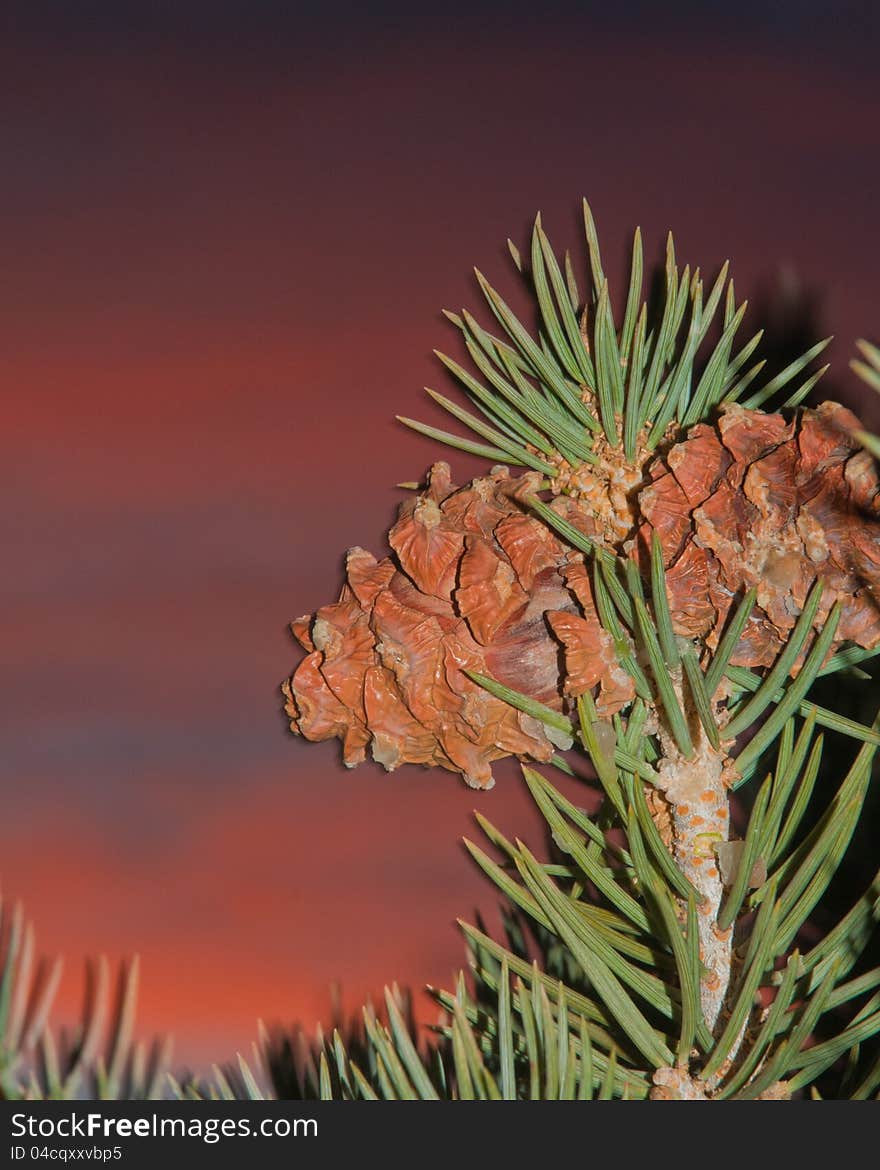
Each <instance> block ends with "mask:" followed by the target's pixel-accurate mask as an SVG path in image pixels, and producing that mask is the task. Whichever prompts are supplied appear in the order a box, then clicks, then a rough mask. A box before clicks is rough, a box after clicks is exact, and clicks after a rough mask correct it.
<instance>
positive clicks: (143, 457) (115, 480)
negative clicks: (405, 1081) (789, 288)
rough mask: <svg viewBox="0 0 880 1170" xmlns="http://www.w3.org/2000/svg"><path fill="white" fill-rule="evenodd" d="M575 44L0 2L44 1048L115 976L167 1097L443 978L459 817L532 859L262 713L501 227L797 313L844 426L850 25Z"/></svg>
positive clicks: (598, 37) (544, 37) (21, 854)
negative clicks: (397, 989) (300, 1024)
mask: <svg viewBox="0 0 880 1170" xmlns="http://www.w3.org/2000/svg"><path fill="white" fill-rule="evenodd" d="M591 7H592V6H591V5H589V4H585V3H580V4H575V3H571V4H561V3H554V2H553V0H548V2H547V3H543V4H541V5H534V6H532V8H531V9H527V8H526V7H525V6H520V5H517V4H513V3H500V2H499V3H490V2H485V0H473V2H472V3H470V4H468V5H461V6H459V7H458V10H457V11H456V6H452V9H449V8H448V7H444V8H443V9H442V10H440V9H436V10H435V9H433V8H430V9H429V8H428V6H418V7H417V6H414V5H404V4H382V3H376V4H355V5H346V4H341V5H340V4H336V5H333V6H332V7H329V6H318V5H314V4H299V3H296V2H291V3H280V2H278V3H262V4H261V3H251V4H231V3H212V4H207V3H204V4H192V3H191V4H187V3H180V4H176V3H174V4H173V3H165V4H150V5H119V4H113V3H110V2H109V0H108V2H107V3H104V4H95V3H81V4H76V5H65V4H50V3H31V4H27V5H21V11H20V12H18V13H17V12H16V6H15V5H11V6H4V13H3V16H2V18H0V25H2V27H0V44H2V48H0V65H2V70H0V87H2V102H0V153H2V158H3V179H2V183H0V209H2V225H3V226H2V232H0V240H2V243H0V260H2V279H0V378H2V386H3V391H2V401H3V412H2V426H0V456H2V462H0V483H2V485H3V505H2V508H0V534H2V550H3V564H4V571H3V573H2V575H0V602H2V604H0V624H2V646H3V652H2V655H0V708H2V712H3V715H2V723H3V725H4V730H3V734H2V741H3V748H2V753H0V769H2V786H3V787H2V793H3V805H2V815H0V878H2V886H3V892H4V896H5V897H8V898H12V899H14V898H21V899H22V900H23V901H24V903H25V905H26V909H27V912H28V915H29V917H30V918H31V919H32V920H33V921H34V923H35V926H36V930H37V937H38V943H39V947H40V950H41V952H43V953H46V954H50V955H52V954H56V953H61V954H63V955H64V956H65V960H66V975H65V982H64V991H63V994H62V997H61V1004H60V1006H61V1013H60V1018H61V1017H65V1016H66V1017H67V1018H70V1017H72V1014H73V1013H74V1011H75V1008H76V1005H77V1003H78V999H79V995H80V989H81V975H82V967H83V962H84V959H85V957H86V956H88V955H91V954H99V953H103V954H106V955H107V956H108V958H110V959H111V960H112V961H114V962H115V961H117V960H119V959H122V958H125V957H127V956H129V955H131V954H133V953H135V952H138V953H140V955H141V959H142V964H143V969H142V977H143V989H142V997H141V1011H140V1032H141V1034H142V1035H144V1036H147V1035H149V1034H151V1033H152V1032H154V1031H157V1030H162V1031H170V1032H172V1033H174V1035H175V1037H176V1050H177V1062H178V1064H180V1063H188V1064H190V1065H194V1066H202V1067H203V1066H204V1065H205V1064H206V1062H208V1061H210V1060H214V1059H217V1060H221V1059H226V1058H227V1057H229V1056H231V1055H232V1053H233V1052H234V1051H235V1049H236V1048H242V1049H244V1048H245V1046H247V1045H249V1043H250V1041H251V1040H252V1039H253V1038H254V1036H255V1034H256V1021H257V1019H258V1018H263V1019H266V1020H282V1021H290V1020H293V1019H297V1018H300V1019H304V1020H307V1021H312V1020H315V1019H317V1018H318V1017H319V1016H321V1015H325V1014H326V1010H327V1006H328V1003H329V993H328V988H329V986H330V984H331V982H333V981H334V980H335V981H338V982H340V983H341V984H342V985H343V990H344V996H345V1002H346V1004H347V1005H349V1006H350V1007H352V1008H354V1007H356V1006H357V1005H358V1004H359V1003H360V1002H361V1000H362V999H363V997H364V996H365V995H366V994H368V993H369V992H373V993H376V992H378V991H380V990H381V987H382V985H383V983H385V982H386V981H391V980H393V979H396V980H398V981H399V982H401V983H407V984H411V985H412V986H414V987H419V986H421V985H423V984H425V983H435V984H437V983H441V984H446V983H448V982H449V981H450V979H451V978H452V977H453V973H454V971H455V970H456V969H457V966H458V964H459V962H460V960H461V956H462V953H463V952H462V945H461V941H460V938H459V936H458V934H457V933H456V929H455V927H454V918H455V917H456V916H457V915H461V916H468V915H470V914H471V913H472V911H473V908H474V907H475V906H480V907H482V908H483V909H484V910H486V911H487V912H488V911H490V910H491V907H492V905H493V904H494V898H493V895H492V892H491V890H490V889H488V888H486V887H484V885H483V883H482V882H481V881H480V879H479V878H478V877H477V876H476V875H475V873H474V872H473V871H472V869H471V868H470V866H469V864H468V862H467V861H466V859H465V857H464V854H463V851H462V850H461V848H460V846H459V844H458V841H459V839H460V838H461V836H462V835H463V834H465V833H467V834H470V835H473V834H474V832H475V831H476V830H475V829H474V828H473V827H472V816H471V813H472V810H473V808H475V807H477V808H479V809H480V810H482V811H483V812H484V813H486V814H487V815H488V816H489V817H490V818H491V819H492V820H493V821H495V822H496V823H498V824H499V827H501V828H503V829H504V830H505V831H506V832H507V833H509V834H511V835H512V834H513V833H520V834H522V835H525V836H526V837H527V838H528V835H529V833H530V832H532V833H534V831H535V830H534V820H533V818H532V816H531V814H530V812H529V809H528V804H527V800H526V799H525V797H524V796H523V793H522V791H521V785H520V784H519V782H518V781H517V779H516V775H515V770H514V769H512V768H508V769H506V770H505V769H504V768H502V769H499V783H498V785H497V787H496V788H495V790H494V791H493V792H491V793H489V794H486V795H479V796H478V795H475V794H474V793H473V792H471V791H469V790H468V789H467V788H465V787H464V785H463V784H461V783H460V781H459V779H458V778H457V777H455V776H452V775H451V774H448V773H444V772H425V771H421V770H418V769H413V768H407V769H403V770H401V771H400V772H398V773H395V774H394V775H392V776H389V775H386V774H385V773H384V772H383V771H381V770H380V769H379V768H377V767H375V766H373V765H372V764H368V765H364V766H362V767H360V768H358V769H357V770H355V771H353V772H346V771H345V770H344V769H343V768H342V767H341V766H340V764H339V754H338V748H337V746H336V745H335V744H322V745H310V744H303V743H302V742H300V741H298V740H295V739H294V738H293V737H292V736H291V735H290V734H289V733H288V732H287V730H286V726H285V722H284V720H283V718H282V716H281V714H280V695H279V692H278V686H279V684H280V682H281V680H282V679H283V678H284V677H285V675H287V674H289V673H290V671H291V669H292V668H293V666H294V665H295V664H296V662H297V661H298V660H299V655H298V652H297V650H296V648H295V646H294V644H293V642H292V640H291V638H290V637H289V634H288V632H287V629H286V623H287V622H288V621H289V620H290V619H291V618H294V617H297V616H299V615H300V614H302V613H304V612H307V611H310V610H313V609H315V608H316V607H317V606H318V605H321V604H323V603H326V602H329V601H331V600H333V599H334V598H335V596H336V593H337V591H338V588H339V582H340V569H341V557H342V554H343V552H344V550H345V549H346V548H348V547H349V546H350V545H354V544H359V545H363V546H365V547H367V548H369V549H371V550H372V551H373V552H376V553H377V554H378V553H382V552H383V551H384V533H385V531H386V530H387V527H388V524H389V522H390V521H391V520H392V518H393V515H394V509H395V507H396V504H397V502H398V501H399V499H400V498H401V493H400V491H398V490H396V489H395V488H394V484H395V482H397V481H399V480H409V479H417V478H419V477H420V476H421V475H422V473H423V472H424V470H425V468H426V466H427V465H428V464H429V463H430V462H431V460H432V458H434V457H435V452H434V451H433V449H432V447H431V446H430V444H429V443H427V442H426V441H423V440H421V439H419V438H417V437H416V436H414V435H412V434H411V433H409V432H407V431H405V430H404V429H403V428H401V427H399V426H398V425H397V424H395V423H394V421H393V416H394V415H395V414H396V413H404V414H411V415H412V414H414V415H416V416H419V417H422V418H425V419H428V420H431V421H435V422H436V421H437V419H438V413H437V412H436V410H435V408H433V407H432V406H431V404H430V403H429V402H428V401H427V400H426V399H425V396H424V395H423V394H422V393H421V387H422V386H423V385H424V384H428V385H434V386H440V387H443V386H444V385H448V384H447V383H446V381H445V378H444V377H443V375H442V372H441V370H440V369H439V368H438V365H437V363H436V362H435V360H434V359H433V358H432V356H431V351H432V349H433V348H434V347H435V346H441V347H443V346H454V344H455V341H454V337H451V336H450V333H451V332H452V331H451V330H450V327H449V326H448V325H446V324H445V322H444V321H443V319H442V317H441V315H440V310H441V309H442V308H459V307H460V306H461V305H467V306H468V307H470V308H473V309H478V308H479V300H478V298H479V294H478V290H477V289H476V286H475V282H474V280H473V277H472V274H471V270H472V266H473V265H474V264H476V265H477V266H478V267H480V268H481V269H482V270H484V271H486V272H487V273H488V274H489V275H490V277H492V279H493V280H494V282H495V283H496V284H497V285H498V286H499V287H501V288H502V289H504V290H507V289H509V288H511V287H513V285H514V277H515V273H514V271H513V269H512V267H511V266H510V264H509V261H508V260H507V259H506V248H505V239H506V237H507V236H508V235H512V236H513V237H514V239H515V240H517V241H518V242H520V243H522V242H523V241H524V239H525V235H526V231H527V227H528V225H529V223H530V221H531V219H532V217H533V216H534V214H535V212H536V211H537V210H538V209H540V210H541V211H542V213H543V217H544V223H545V225H546V226H547V227H548V229H549V232H550V235H551V238H552V239H553V240H554V242H556V243H557V245H558V246H559V247H560V248H562V247H564V246H567V245H572V246H574V247H575V248H576V249H578V254H580V249H581V240H580V235H579V229H578V220H577V216H578V213H579V204H580V198H581V196H582V195H586V196H587V197H588V198H589V199H590V201H591V204H592V206H593V209H594V212H595V215H596V219H597V222H598V225H599V230H600V233H601V236H602V239H603V241H604V247H605V255H606V267H607V268H608V269H609V271H610V272H611V274H612V275H617V277H618V285H620V284H621V283H622V273H623V259H624V255H625V251H626V249H627V248H628V246H629V240H630V237H631V233H632V230H633V228H634V227H635V225H636V224H637V223H638V224H641V227H642V230H643V232H644V234H645V238H646V247H647V251H648V255H649V256H650V257H651V258H652V259H656V258H658V257H659V256H660V255H661V252H662V247H663V243H664V237H665V232H666V230H667V229H668V228H670V227H671V228H672V229H673V230H674V231H675V234H676V241H677V250H678V254H679V256H680V257H681V259H682V260H689V261H690V262H691V263H692V264H693V263H696V264H699V265H701V266H702V268H703V270H704V271H705V272H709V273H711V274H713V275H714V273H715V272H716V271H717V268H718V266H719V265H720V263H721V262H722V261H723V260H724V259H725V258H729V259H730V260H731V262H732V266H733V273H734V276H735V279H736V287H737V291H738V294H739V295H740V296H744V295H751V294H753V293H760V290H761V289H762V288H767V287H769V286H772V285H773V283H774V282H775V281H777V280H778V279H782V280H783V282H787V284H789V285H790V284H791V282H792V280H793V279H794V278H796V279H797V280H799V281H800V282H801V284H802V286H803V287H804V288H805V289H806V290H816V291H817V292H818V294H819V295H820V322H819V325H820V327H821V330H822V332H823V333H834V334H835V337H836V340H835V342H834V344H833V347H832V349H831V356H832V360H833V361H834V363H835V365H834V368H833V370H832V374H831V375H830V376H829V380H828V386H827V387H826V391H825V392H826V394H827V395H832V396H838V397H843V398H844V399H845V400H846V401H847V402H849V403H855V402H857V395H858V389H857V384H856V383H855V382H854V379H853V378H852V376H851V375H850V374H849V372H848V371H847V369H846V362H847V360H848V358H849V357H850V356H851V354H852V351H853V344H854V341H855V339H856V338H857V337H860V336H869V337H874V338H875V339H876V337H877V334H878V331H880V295H878V277H877V267H878V263H880V233H878V228H877V214H878V212H877V208H878V197H880V119H878V117H877V109H878V85H877V66H876V58H877V55H878V53H880V49H878V47H877V45H878V39H877V32H878V30H877V21H876V17H871V16H870V15H866V14H868V13H869V10H870V9H871V8H872V7H873V6H870V5H856V4H837V5H833V6H832V5H819V4H809V3H803V2H797V3H794V2H792V3H782V4H760V3H757V2H755V3H745V4H740V5H738V6H736V12H735V14H734V13H732V12H731V13H725V14H714V13H713V14H712V15H711V16H707V10H708V8H709V7H710V6H707V5H703V4H696V3H695V4H689V5H677V6H675V11H674V12H670V11H669V8H668V7H667V6H661V5H649V4H630V5H621V6H617V8H618V9H619V11H616V14H615V15H612V16H604V17H601V18H599V17H597V16H595V15H594V14H593V13H592V12H591V11H590V10H591ZM139 8H140V9H142V10H143V11H142V13H141V14H140V15H138V13H137V9H139ZM869 20H873V22H874V27H873V28H871V27H869V24H868V22H869ZM872 55H873V60H872ZM780 274H782V276H781V277H780ZM753 320H754V318H753ZM756 327H757V326H756ZM865 409H866V411H870V408H869V407H866V408H865ZM870 417H871V418H872V420H874V421H876V417H877V416H876V412H875V413H874V414H872V415H870ZM452 462H453V464H454V468H455V470H456V471H457V472H458V475H459V477H460V478H465V477H466V476H467V475H469V474H473V472H474V471H475V470H476V469H477V468H478V467H479V464H478V463H477V462H475V461H468V460H467V459H465V458H463V457H462V458H457V457H453V459H452ZM536 843H537V842H536Z"/></svg>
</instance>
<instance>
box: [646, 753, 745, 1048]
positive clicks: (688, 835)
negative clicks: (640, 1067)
mask: <svg viewBox="0 0 880 1170" xmlns="http://www.w3.org/2000/svg"><path fill="white" fill-rule="evenodd" d="M661 739H662V740H663V745H664V748H665V749H666V752H667V754H666V756H665V758H664V759H663V760H662V761H661V763H660V765H659V767H658V769H657V771H658V775H659V779H658V782H657V786H658V787H659V788H660V789H661V791H662V792H663V794H664V796H665V797H666V800H667V802H668V805H669V812H670V816H671V819H672V831H673V840H672V852H673V856H674V857H675V861H676V864H677V865H678V867H679V868H680V869H681V871H682V873H683V874H684V875H685V877H686V878H687V879H688V881H690V883H691V884H692V885H693V887H694V889H695V890H696V891H697V892H698V894H700V895H701V897H702V901H701V902H700V904H699V905H698V906H697V922H698V930H699V940H700V960H701V962H702V964H703V967H704V974H703V978H702V980H701V983H700V1002H701V1006H702V1011H703V1019H704V1020H705V1022H706V1024H707V1026H708V1028H709V1029H710V1030H714V1028H715V1025H716V1023H717V1021H718V1015H719V1013H720V1011H721V1008H722V1005H723V1004H724V1000H725V997H726V995H727V991H728V988H729V985H730V977H731V951H732V945H731V942H732V930H730V929H727V930H719V928H718V925H717V922H716V918H717V916H718V909H719V906H720V905H721V897H722V893H723V886H722V881H721V874H720V872H719V868H718V862H717V860H716V856H715V846H716V845H718V844H719V843H721V842H723V841H726V840H727V838H728V834H729V829H730V809H729V805H728V797H727V785H726V783H725V763H726V762H727V757H726V756H725V755H724V753H723V752H718V751H716V750H715V749H714V748H713V747H712V746H711V744H710V743H709V742H708V740H707V739H706V738H705V736H701V737H700V738H699V740H698V742H697V744H696V748H695V752H694V755H693V757H692V758H691V759H690V760H687V759H685V758H684V757H683V756H682V755H681V754H680V753H679V752H678V750H677V748H676V747H675V744H674V743H673V742H672V741H671V739H668V738H667V737H666V736H665V735H663V734H662V733H661Z"/></svg>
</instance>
